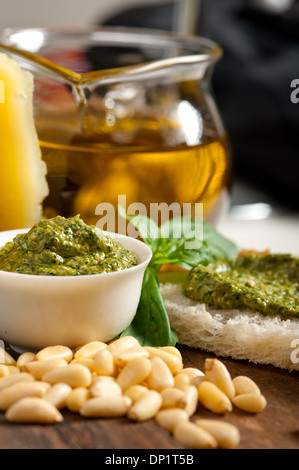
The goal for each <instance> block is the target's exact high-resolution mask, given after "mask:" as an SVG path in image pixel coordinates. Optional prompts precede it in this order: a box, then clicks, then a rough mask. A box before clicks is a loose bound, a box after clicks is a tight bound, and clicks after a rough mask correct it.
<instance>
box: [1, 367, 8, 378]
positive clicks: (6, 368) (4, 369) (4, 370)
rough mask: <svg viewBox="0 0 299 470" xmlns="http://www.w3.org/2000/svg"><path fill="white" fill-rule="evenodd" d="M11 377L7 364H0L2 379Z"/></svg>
mask: <svg viewBox="0 0 299 470" xmlns="http://www.w3.org/2000/svg"><path fill="white" fill-rule="evenodd" d="M8 375H9V368H8V367H7V365H5V364H0V379H1V377H7V376H8Z"/></svg>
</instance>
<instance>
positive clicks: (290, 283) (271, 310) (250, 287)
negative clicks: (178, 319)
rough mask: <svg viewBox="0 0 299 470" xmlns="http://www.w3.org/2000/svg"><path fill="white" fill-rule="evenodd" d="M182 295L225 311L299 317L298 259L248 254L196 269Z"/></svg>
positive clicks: (284, 255)
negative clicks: (248, 311)
mask: <svg viewBox="0 0 299 470" xmlns="http://www.w3.org/2000/svg"><path fill="white" fill-rule="evenodd" d="M184 295H185V296H187V297H189V298H191V299H193V300H196V301H199V302H201V303H205V304H209V305H212V306H214V307H217V308H220V309H225V310H229V309H239V310H250V311H254V312H259V313H261V314H263V315H280V316H281V317H294V316H295V317H299V259H298V258H295V257H293V256H291V255H288V254H268V255H251V254H250V255H244V256H240V257H238V258H236V259H235V260H234V261H218V262H215V263H213V264H210V265H208V266H197V267H196V268H193V269H192V270H191V271H190V273H189V275H188V278H187V281H186V283H185V285H184Z"/></svg>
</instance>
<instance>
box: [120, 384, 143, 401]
mask: <svg viewBox="0 0 299 470" xmlns="http://www.w3.org/2000/svg"><path fill="white" fill-rule="evenodd" d="M147 391H148V388H147V387H145V386H144V385H132V387H129V388H127V389H126V390H125V391H124V395H126V396H127V397H129V398H130V399H131V400H132V403H135V401H137V400H138V399H139V398H140V397H141V395H143V394H144V393H146V392H147Z"/></svg>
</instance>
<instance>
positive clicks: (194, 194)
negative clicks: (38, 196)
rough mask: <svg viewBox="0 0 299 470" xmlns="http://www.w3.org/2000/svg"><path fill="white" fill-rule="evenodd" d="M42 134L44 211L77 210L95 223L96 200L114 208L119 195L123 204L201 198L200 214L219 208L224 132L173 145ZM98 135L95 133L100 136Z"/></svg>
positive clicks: (226, 160) (224, 173)
mask: <svg viewBox="0 0 299 470" xmlns="http://www.w3.org/2000/svg"><path fill="white" fill-rule="evenodd" d="M53 140H55V139H52V142H51V143H49V142H47V141H44V140H41V141H40V146H41V149H42V155H43V159H44V161H45V162H46V164H47V167H48V184H49V187H50V196H49V197H48V198H47V199H46V200H45V201H44V212H45V214H46V215H47V216H54V215H55V214H60V215H62V216H65V217H68V216H73V215H75V214H80V215H81V217H82V218H83V220H84V221H85V222H86V223H91V224H95V223H96V222H97V220H98V219H99V216H97V215H96V214H95V210H96V206H97V205H98V204H100V203H103V202H105V203H110V204H112V205H113V206H114V207H115V208H117V203H118V196H119V195H126V201H127V204H128V205H129V204H131V203H134V202H140V203H143V204H145V206H146V207H147V209H148V208H149V205H150V203H161V202H165V203H167V204H172V203H173V202H177V203H179V204H183V203H195V202H202V203H204V215H205V217H206V218H207V219H213V214H216V213H217V214H218V212H219V211H220V212H221V210H223V208H222V205H223V204H225V203H223V198H222V197H220V196H221V194H224V193H227V192H228V189H229V186H230V155H229V150H228V144H227V139H226V136H225V135H224V136H222V137H221V138H215V139H207V141H206V142H204V143H202V144H200V145H194V146H187V145H178V146H175V147H165V146H162V145H161V144H160V146H155V145H153V143H152V144H151V145H146V144H147V142H146V141H144V139H143V141H142V142H141V140H142V139H140V140H139V142H141V143H142V145H141V144H139V142H138V141H137V142H136V141H135V142H134V145H133V144H132V143H131V144H130V145H128V146H126V145H115V144H113V143H111V141H110V142H106V143H105V142H96V141H95V138H92V137H90V138H89V139H88V140H87V139H86V138H84V139H83V138H81V139H80V138H76V139H75V140H76V141H75V142H73V143H71V144H68V145H66V144H64V145H61V144H59V143H57V144H55V143H53ZM98 140H99V139H98Z"/></svg>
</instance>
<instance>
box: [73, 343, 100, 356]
mask: <svg viewBox="0 0 299 470" xmlns="http://www.w3.org/2000/svg"><path fill="white" fill-rule="evenodd" d="M106 348H107V344H106V343H102V342H101V341H91V342H90V343H87V344H84V346H81V347H79V348H76V350H75V354H74V358H75V359H79V358H82V357H88V358H90V359H93V358H94V356H95V355H96V353H97V352H99V351H102V350H103V349H106Z"/></svg>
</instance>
